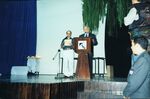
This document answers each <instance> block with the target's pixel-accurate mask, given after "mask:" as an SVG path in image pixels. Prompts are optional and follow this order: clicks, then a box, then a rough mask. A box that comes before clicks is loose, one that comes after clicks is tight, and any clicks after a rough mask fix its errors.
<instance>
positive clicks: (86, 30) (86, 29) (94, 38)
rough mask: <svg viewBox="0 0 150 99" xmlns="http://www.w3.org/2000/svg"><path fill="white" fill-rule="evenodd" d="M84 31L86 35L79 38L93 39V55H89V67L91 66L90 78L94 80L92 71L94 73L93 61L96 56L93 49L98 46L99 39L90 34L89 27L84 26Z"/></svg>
mask: <svg viewBox="0 0 150 99" xmlns="http://www.w3.org/2000/svg"><path fill="white" fill-rule="evenodd" d="M83 31H84V33H83V34H81V35H80V36H79V37H80V38H88V37H90V38H91V39H92V45H91V48H92V49H91V53H89V54H88V55H89V65H90V66H89V69H90V76H91V78H92V71H93V69H92V67H93V62H92V60H93V55H94V49H93V48H94V47H93V46H96V45H97V44H98V42H97V39H96V35H95V34H92V33H91V32H90V28H89V27H88V26H84V27H83Z"/></svg>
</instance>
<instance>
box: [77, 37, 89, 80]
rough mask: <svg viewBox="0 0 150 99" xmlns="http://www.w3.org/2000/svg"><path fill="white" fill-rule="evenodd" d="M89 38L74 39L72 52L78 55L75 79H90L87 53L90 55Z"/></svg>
mask: <svg viewBox="0 0 150 99" xmlns="http://www.w3.org/2000/svg"><path fill="white" fill-rule="evenodd" d="M91 44H92V43H91V38H79V37H76V38H74V50H75V52H76V53H78V61H77V69H76V76H77V79H90V70H89V65H90V63H89V55H88V54H89V53H91V49H92V46H91Z"/></svg>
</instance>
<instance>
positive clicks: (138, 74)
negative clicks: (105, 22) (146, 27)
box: [123, 37, 150, 99]
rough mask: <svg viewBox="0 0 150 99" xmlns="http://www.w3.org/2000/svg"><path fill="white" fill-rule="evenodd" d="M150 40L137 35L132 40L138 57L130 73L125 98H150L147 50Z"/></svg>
mask: <svg viewBox="0 0 150 99" xmlns="http://www.w3.org/2000/svg"><path fill="white" fill-rule="evenodd" d="M147 47H148V40H147V39H146V38H144V37H135V38H134V39H133V40H132V47H131V49H132V51H133V54H134V55H136V56H137V57H138V58H137V59H136V60H135V62H134V63H133V65H132V66H131V69H130V71H129V74H128V79H127V81H128V83H127V86H126V88H125V89H124V91H123V95H124V97H125V99H128V98H127V97H130V98H134V99H137V98H140V99H147V98H150V56H149V54H148V52H147V51H146V50H147Z"/></svg>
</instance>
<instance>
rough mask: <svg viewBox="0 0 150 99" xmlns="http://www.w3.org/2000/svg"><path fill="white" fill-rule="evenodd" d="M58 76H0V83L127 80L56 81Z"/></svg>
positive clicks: (103, 78)
mask: <svg viewBox="0 0 150 99" xmlns="http://www.w3.org/2000/svg"><path fill="white" fill-rule="evenodd" d="M55 77H57V75H35V76H22V75H11V76H8V75H7V76H6V75H5V76H0V82H7V83H8V82H10V83H44V84H45V83H47V84H51V83H63V82H64V83H65V82H80V81H102V82H104V81H105V82H126V79H125V78H109V77H93V79H91V80H84V79H77V78H61V79H56V78H55Z"/></svg>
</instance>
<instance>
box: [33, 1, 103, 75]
mask: <svg viewBox="0 0 150 99" xmlns="http://www.w3.org/2000/svg"><path fill="white" fill-rule="evenodd" d="M100 24H101V25H100V28H99V32H98V35H97V39H98V42H99V45H98V46H96V47H95V56H101V57H105V51H104V50H105V49H104V48H105V47H104V39H105V35H104V34H105V33H104V31H105V21H104V23H103V24H102V23H101V22H100ZM82 27H83V22H82V1H81V0H40V1H37V51H36V53H37V55H38V56H41V63H40V68H39V69H40V74H56V73H57V72H59V65H58V56H57V57H56V58H55V60H53V57H54V56H55V55H56V53H57V51H58V49H59V48H60V43H61V40H62V39H63V38H64V37H65V32H66V31H67V30H71V31H72V32H73V35H72V36H73V37H77V36H79V35H80V34H82V33H83V31H82ZM76 56H77V55H76ZM75 66H76V65H75Z"/></svg>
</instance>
